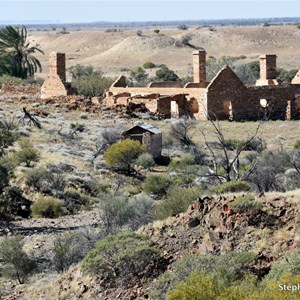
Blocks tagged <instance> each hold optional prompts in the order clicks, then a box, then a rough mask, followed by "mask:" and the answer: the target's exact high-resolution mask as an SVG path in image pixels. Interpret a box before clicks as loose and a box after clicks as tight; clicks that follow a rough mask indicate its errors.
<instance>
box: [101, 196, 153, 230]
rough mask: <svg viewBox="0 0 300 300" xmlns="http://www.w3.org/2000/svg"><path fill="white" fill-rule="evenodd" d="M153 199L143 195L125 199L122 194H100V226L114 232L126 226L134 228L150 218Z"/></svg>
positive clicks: (130, 228)
mask: <svg viewBox="0 0 300 300" xmlns="http://www.w3.org/2000/svg"><path fill="white" fill-rule="evenodd" d="M152 206H153V201H152V200H151V199H150V198H147V197H143V196H134V197H131V198H130V199H127V198H126V197H124V196H113V195H110V194H102V195H100V201H99V207H100V209H101V212H102V213H101V220H102V226H103V227H104V230H105V232H106V233H107V234H108V233H115V232H118V231H119V230H121V229H122V228H124V227H126V228H127V229H129V230H136V229H138V228H139V227H140V226H142V225H145V224H147V223H149V222H150V221H151V220H152Z"/></svg>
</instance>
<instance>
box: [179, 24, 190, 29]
mask: <svg viewBox="0 0 300 300" xmlns="http://www.w3.org/2000/svg"><path fill="white" fill-rule="evenodd" d="M178 29H179V30H188V29H189V28H188V26H187V25H186V24H180V25H178Z"/></svg>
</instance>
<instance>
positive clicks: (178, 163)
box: [169, 155, 195, 171]
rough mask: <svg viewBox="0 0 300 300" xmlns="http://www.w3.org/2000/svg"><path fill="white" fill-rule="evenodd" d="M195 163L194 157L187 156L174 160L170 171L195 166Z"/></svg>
mask: <svg viewBox="0 0 300 300" xmlns="http://www.w3.org/2000/svg"><path fill="white" fill-rule="evenodd" d="M194 163H195V161H194V159H193V157H191V156H189V155H185V156H182V157H178V158H172V159H171V162H170V164H169V170H170V171H177V170H182V169H184V168H186V167H187V166H190V165H193V164H194Z"/></svg>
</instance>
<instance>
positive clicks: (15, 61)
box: [0, 26, 44, 79]
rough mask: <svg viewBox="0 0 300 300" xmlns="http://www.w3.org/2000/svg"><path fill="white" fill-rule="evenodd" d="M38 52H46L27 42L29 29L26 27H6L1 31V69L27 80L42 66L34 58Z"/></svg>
mask: <svg viewBox="0 0 300 300" xmlns="http://www.w3.org/2000/svg"><path fill="white" fill-rule="evenodd" d="M36 51H38V52H40V53H42V54H44V52H43V51H42V50H41V49H39V48H38V47H37V45H35V46H31V45H30V43H29V42H28V41H27V29H26V27H25V26H22V27H21V28H19V27H13V26H6V27H5V28H3V29H1V30H0V69H2V71H3V72H4V71H5V70H6V72H7V71H9V74H10V75H12V76H15V77H20V78H23V79H25V78H27V77H28V76H32V75H33V74H34V73H35V72H37V70H39V71H41V70H42V66H41V63H40V62H39V60H38V59H37V58H36V57H34V56H33V54H34V53H35V52H36Z"/></svg>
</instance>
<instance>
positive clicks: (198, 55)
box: [193, 48, 206, 88]
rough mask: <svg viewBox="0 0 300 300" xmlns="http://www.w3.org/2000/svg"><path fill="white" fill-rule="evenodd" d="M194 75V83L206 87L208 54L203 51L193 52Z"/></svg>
mask: <svg viewBox="0 0 300 300" xmlns="http://www.w3.org/2000/svg"><path fill="white" fill-rule="evenodd" d="M193 73H194V83H199V87H201V88H205V87H206V52H205V50H204V49H203V48H202V49H201V50H197V51H193Z"/></svg>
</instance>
